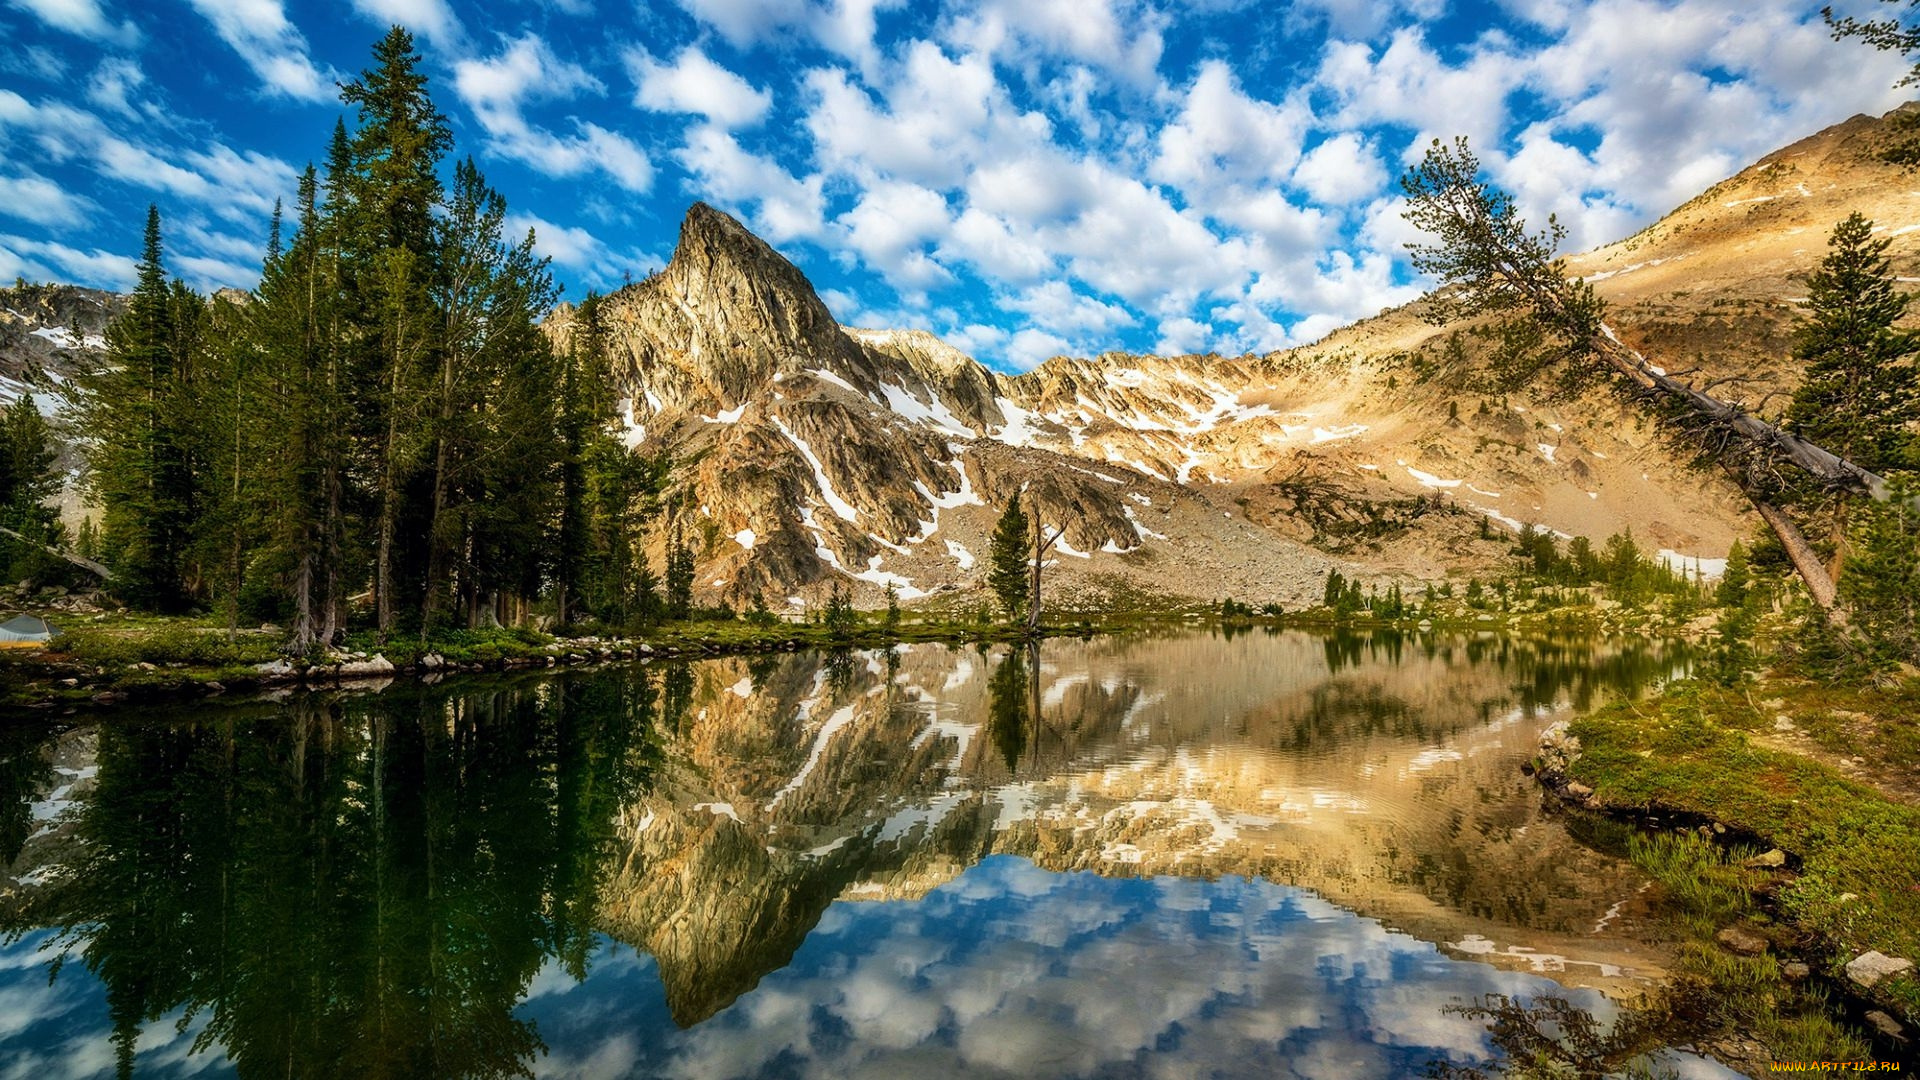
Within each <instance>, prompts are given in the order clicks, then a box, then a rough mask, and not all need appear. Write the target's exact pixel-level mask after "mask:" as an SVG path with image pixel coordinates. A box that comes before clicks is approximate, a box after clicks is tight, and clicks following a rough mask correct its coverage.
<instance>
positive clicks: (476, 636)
mask: <svg viewBox="0 0 1920 1080" xmlns="http://www.w3.org/2000/svg"><path fill="white" fill-rule="evenodd" d="M38 613H39V612H36V614H38ZM45 614H47V615H48V616H49V617H50V618H51V619H53V620H54V621H55V622H56V623H58V622H61V621H69V622H71V616H70V614H69V613H63V612H59V611H49V612H46V613H45ZM1573 614H1576V615H1584V614H1586V612H1585V611H1581V612H1575V613H1573ZM1561 615H1562V613H1558V612H1511V613H1509V612H1500V613H1489V612H1486V611H1479V610H1473V609H1469V608H1465V607H1464V606H1463V607H1461V609H1460V610H1458V611H1452V610H1449V611H1444V612H1433V613H1432V614H1431V617H1420V616H1416V615H1411V614H1409V615H1406V616H1403V617H1399V618H1381V617H1376V616H1373V615H1370V614H1367V613H1364V612H1362V613H1348V612H1335V611H1332V610H1330V609H1326V608H1314V609H1308V610H1306V611H1301V612H1294V613H1288V614H1283V615H1277V616H1275V615H1254V616H1241V615H1235V616H1229V617H1224V618H1223V617H1221V616H1220V615H1219V613H1218V612H1217V610H1212V609H1210V608H1208V607H1206V606H1201V605H1188V606H1184V607H1178V608H1171V609H1160V610H1154V611H1143V610H1123V611H1100V612H1081V611H1071V612H1060V613H1057V614H1056V616H1055V618H1056V620H1057V621H1054V622H1048V623H1044V624H1042V625H1041V626H1040V627H1039V629H1038V630H1037V631H1031V632H1030V631H1028V630H1027V629H1026V628H1025V627H1024V626H1017V625H1009V624H1006V623H1001V622H982V621H980V620H979V619H978V618H977V617H965V616H963V615H960V614H959V613H957V612H934V611H929V612H907V613H905V614H904V616H903V618H902V619H901V620H900V621H899V622H898V623H895V624H888V623H887V622H885V621H884V620H883V619H880V618H878V617H875V616H874V615H873V614H872V613H864V614H862V615H861V616H859V617H857V618H856V620H855V622H854V624H853V625H851V626H842V627H828V626H825V625H822V624H820V623H788V622H755V621H750V620H745V619H736V620H732V621H724V620H694V621H687V622H669V623H662V624H660V625H658V626H655V627H651V628H648V629H646V630H645V631H643V632H639V633H624V634H611V633H605V634H599V635H581V636H572V637H568V636H558V635H553V634H547V633H541V632H538V631H533V630H525V629H511V628H494V629H486V630H449V631H444V632H440V633H437V634H435V635H433V636H432V637H430V638H429V639H427V640H425V641H423V640H421V639H419V638H418V637H411V636H406V637H402V636H395V637H390V638H389V639H388V640H386V641H385V642H381V641H379V640H378V639H377V637H376V635H374V634H373V633H372V632H371V631H359V632H355V633H352V634H350V635H348V637H347V639H346V640H345V642H344V643H343V644H342V645H341V646H340V647H338V648H335V649H327V650H319V651H316V652H315V653H313V654H311V655H307V656H291V655H289V654H288V653H287V652H286V650H285V648H284V644H285V643H284V638H283V637H282V636H281V635H280V634H278V633H275V632H271V631H268V630H266V629H260V630H254V629H247V630H240V631H238V632H233V633H230V632H229V631H228V629H227V628H226V627H224V626H221V625H217V624H216V623H215V622H213V621H212V620H209V619H206V618H199V619H194V618H163V617H152V616H146V617H138V616H135V617H124V616H109V617H107V618H105V619H103V620H101V621H97V622H82V623H79V625H77V626H76V627H75V628H74V629H72V630H71V631H69V632H67V633H65V634H62V635H61V636H60V637H59V638H56V639H55V641H54V642H53V643H52V644H50V645H48V646H46V647H43V648H25V649H23V648H10V649H0V707H12V708H16V709H31V710H36V711H44V710H48V709H56V708H60V707H66V706H75V705H81V704H85V705H90V706H95V707H109V706H113V705H118V704H123V703H126V704H134V703H139V702H144V701H155V700H168V699H179V698H185V697H194V696H206V695H210V694H220V693H224V692H227V691H244V690H251V689H265V688H271V687H277V686H285V685H313V686H326V685H330V684H334V683H338V682H342V681H352V680H365V679H379V678H398V677H414V676H424V675H431V674H435V673H439V674H449V673H453V672H484V671H505V670H519V669H526V668H537V667H558V666H564V665H571V664H586V663H605V662H611V661H634V660H642V659H673V658H697V657H706V656H730V655H749V654H756V653H765V652H775V651H797V650H801V649H836V648H884V647H888V646H891V645H895V644H914V643H920V642H945V643H950V644H953V643H961V644H971V643H977V642H1015V641H1027V640H1031V639H1041V638H1051V637H1087V636H1093V635H1101V634H1119V633H1132V632H1166V631H1181V630H1196V629H1210V630H1214V631H1216V632H1220V633H1225V634H1229V635H1231V634H1236V633H1245V632H1251V631H1254V630H1263V631H1267V632H1278V631H1279V630H1282V629H1297V630H1307V631H1312V632H1320V633H1336V632H1351V631H1360V632H1392V633H1401V634H1428V633H1433V634H1482V633H1547V634H1556V633H1573V634H1581V635H1595V636H1605V635H1607V634H1609V633H1612V632H1617V631H1618V629H1619V628H1618V627H1613V626H1610V625H1607V624H1606V623H1599V622H1593V621H1589V620H1588V619H1585V618H1572V619H1569V618H1563V617H1561ZM63 616H67V618H66V619H65V620H63ZM1659 629H1660V630H1661V631H1662V632H1663V633H1667V634H1674V635H1679V634H1682V633H1684V631H1685V630H1686V628H1684V627H1681V626H1678V625H1662V626H1661V627H1660V628H1659ZM387 665H391V667H388V666H387Z"/></svg>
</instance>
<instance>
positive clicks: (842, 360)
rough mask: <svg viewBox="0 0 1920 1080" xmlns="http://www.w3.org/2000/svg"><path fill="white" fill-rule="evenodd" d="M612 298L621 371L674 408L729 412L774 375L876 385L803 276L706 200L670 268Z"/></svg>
mask: <svg viewBox="0 0 1920 1080" xmlns="http://www.w3.org/2000/svg"><path fill="white" fill-rule="evenodd" d="M608 300H609V304H608V310H609V311H610V312H611V313H613V314H614V318H613V319H612V320H610V327H611V328H612V329H613V331H614V332H615V335H616V340H617V342H618V344H619V345H620V346H622V349H621V350H620V351H622V352H624V354H625V356H624V357H623V359H624V361H625V362H626V364H627V367H626V369H625V370H624V371H623V372H622V374H623V375H625V376H626V377H627V378H629V379H631V380H632V381H634V382H636V383H645V384H647V386H648V387H649V388H651V389H652V390H653V391H654V393H655V395H656V396H657V397H658V398H659V399H660V400H661V401H662V402H663V403H665V404H667V405H671V406H678V407H681V408H711V409H713V410H715V411H721V412H726V411H730V410H733V409H736V408H738V407H739V406H741V405H742V404H744V403H746V402H747V401H749V400H750V399H752V398H753V397H754V396H755V395H756V393H758V392H759V391H761V390H763V389H764V388H765V387H766V386H767V385H768V383H769V381H770V380H771V379H772V377H773V376H774V375H775V374H776V373H780V374H789V375H790V374H795V373H797V372H801V371H805V370H808V369H810V368H825V369H827V370H830V371H832V372H834V373H835V374H837V375H839V376H840V377H842V378H844V379H847V380H849V381H851V382H854V383H855V384H856V385H858V384H870V383H871V381H872V380H871V373H870V372H869V371H868V370H867V364H866V358H865V354H864V353H862V352H861V350H860V349H859V347H858V346H856V345H855V344H854V343H853V342H852V341H851V340H850V339H849V338H848V337H847V336H846V334H845V333H843V332H842V331H841V329H840V324H839V323H838V322H835V321H834V318H833V315H832V313H831V312H829V311H828V310H827V306H826V305H825V304H824V303H822V302H821V301H820V297H819V296H818V295H817V294H816V293H815V292H814V290H813V285H812V284H811V283H810V282H808V281H807V278H806V275H805V274H802V273H801V272H800V270H799V268H798V267H796V266H794V265H793V263H791V262H789V261H787V259H786V258H785V257H783V256H782V255H781V254H780V253H779V252H777V251H775V250H773V248H771V247H769V246H768V245H767V243H766V241H764V240H761V239H760V238H759V237H757V236H755V235H754V234H753V233H751V232H749V231H748V230H747V228H746V227H745V226H744V225H742V224H740V222H738V221H736V220H735V219H734V218H732V217H731V216H729V215H727V214H725V213H722V212H721V211H719V210H715V209H714V208H713V207H711V206H708V205H707V204H705V203H694V204H693V206H692V207H690V208H689V209H688V210H687V215H686V217H685V219H684V220H682V222H681V224H680V241H679V245H678V246H677V247H676V248H675V249H674V253H673V258H672V259H671V260H670V261H669V262H668V263H667V266H666V269H664V270H662V271H661V272H660V273H658V274H655V275H653V276H652V277H650V278H648V279H646V280H645V281H642V282H638V283H636V284H634V285H631V286H628V287H627V288H624V289H621V290H620V291H619V292H617V293H615V294H614V295H613V296H611V297H609V298H608Z"/></svg>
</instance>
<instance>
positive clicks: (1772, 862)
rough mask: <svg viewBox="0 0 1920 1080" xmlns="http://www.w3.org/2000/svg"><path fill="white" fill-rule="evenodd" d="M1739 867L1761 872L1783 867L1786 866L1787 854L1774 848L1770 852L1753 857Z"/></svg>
mask: <svg viewBox="0 0 1920 1080" xmlns="http://www.w3.org/2000/svg"><path fill="white" fill-rule="evenodd" d="M1740 865H1741V866H1746V867H1751V868H1754V869H1761V870H1764V869H1770V868H1773V867H1779V866H1785V865H1787V853H1786V852H1784V851H1781V850H1780V849H1779V848H1774V849H1773V850H1771V851H1768V852H1765V853H1762V854H1759V855H1755V856H1754V857H1753V858H1751V859H1748V860H1747V861H1745V862H1743V863H1741V864H1740Z"/></svg>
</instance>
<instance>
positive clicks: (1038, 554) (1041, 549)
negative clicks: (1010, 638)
mask: <svg viewBox="0 0 1920 1080" xmlns="http://www.w3.org/2000/svg"><path fill="white" fill-rule="evenodd" d="M1032 499H1033V514H1032V515H1031V517H1032V518H1033V571H1032V578H1031V580H1030V581H1029V582H1028V584H1029V588H1028V590H1027V632H1028V633H1035V632H1037V631H1038V630H1039V629H1040V567H1041V565H1042V564H1043V563H1045V562H1046V557H1047V552H1048V551H1051V550H1052V549H1053V545H1055V544H1057V543H1059V542H1060V538H1061V537H1062V536H1065V535H1066V534H1067V530H1066V529H1065V528H1064V527H1063V528H1058V529H1055V530H1053V535H1052V536H1050V537H1042V535H1041V534H1042V533H1043V532H1045V531H1046V526H1044V525H1042V524H1041V523H1040V495H1039V493H1037V492H1036V493H1034V494H1033V496H1032Z"/></svg>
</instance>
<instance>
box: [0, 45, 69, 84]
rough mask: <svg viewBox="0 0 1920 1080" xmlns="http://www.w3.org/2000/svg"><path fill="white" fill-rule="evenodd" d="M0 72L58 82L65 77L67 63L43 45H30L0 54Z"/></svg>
mask: <svg viewBox="0 0 1920 1080" xmlns="http://www.w3.org/2000/svg"><path fill="white" fill-rule="evenodd" d="M0 71H4V72H7V73H8V74H11V75H27V76H31V77H33V78H36V79H42V80H44V81H46V82H58V81H60V80H61V79H64V78H66V77H67V62H66V61H65V60H62V59H61V58H60V54H58V53H56V52H54V51H53V50H52V49H49V48H47V47H46V46H44V45H31V46H28V47H27V48H24V49H13V50H11V51H9V52H7V53H5V54H0Z"/></svg>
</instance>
